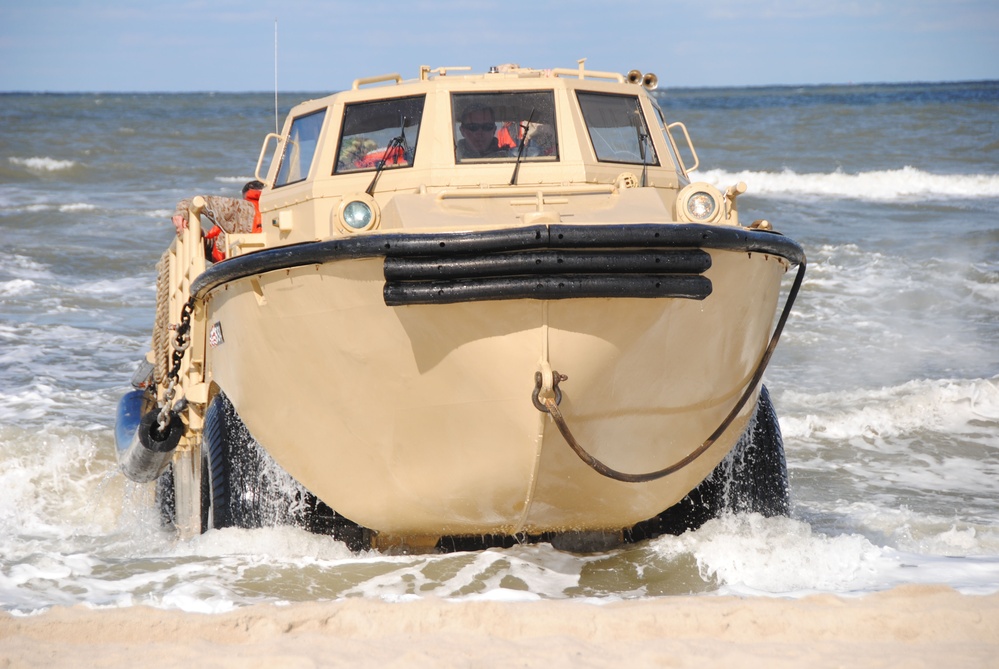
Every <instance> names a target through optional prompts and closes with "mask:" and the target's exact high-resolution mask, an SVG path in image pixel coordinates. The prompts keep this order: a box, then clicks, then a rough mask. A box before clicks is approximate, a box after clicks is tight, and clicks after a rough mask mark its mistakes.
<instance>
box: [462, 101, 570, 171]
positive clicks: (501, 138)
mask: <svg viewBox="0 0 999 669" xmlns="http://www.w3.org/2000/svg"><path fill="white" fill-rule="evenodd" d="M451 115H452V116H451V121H452V125H453V127H454V160H455V162H456V163H476V162H496V161H515V160H516V159H517V157H518V155H519V156H520V159H521V160H522V161H545V160H558V134H557V132H556V127H555V95H554V93H552V91H523V92H515V93H455V94H453V95H452V96H451Z"/></svg>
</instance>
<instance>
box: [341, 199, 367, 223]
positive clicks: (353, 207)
mask: <svg viewBox="0 0 999 669" xmlns="http://www.w3.org/2000/svg"><path fill="white" fill-rule="evenodd" d="M373 217H374V214H373V213H372V211H371V207H370V206H368V203H367V202H360V201H358V200H354V201H353V202H348V203H347V205H346V206H345V207H344V208H343V222H344V224H346V225H348V226H349V227H351V228H354V229H355V230H362V229H364V228H366V227H368V226H369V225H371V219H372V218H373Z"/></svg>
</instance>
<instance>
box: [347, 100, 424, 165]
mask: <svg viewBox="0 0 999 669" xmlns="http://www.w3.org/2000/svg"><path fill="white" fill-rule="evenodd" d="M424 100H425V97H424V96H422V95H418V96H414V97H410V98H394V99H392V100H378V101H377V102H359V103H355V104H348V105H346V106H345V107H344V110H343V124H342V125H341V127H342V128H343V129H342V131H341V133H340V143H339V145H337V154H336V155H337V161H336V166H335V167H334V168H333V173H334V174H344V173H346V172H363V171H366V170H375V169H378V166H379V164H381V163H383V162H384V167H383V169H391V168H395V167H410V166H412V164H413V159H414V157H415V156H416V141H417V139H418V138H419V134H420V121H421V120H422V119H423V103H424Z"/></svg>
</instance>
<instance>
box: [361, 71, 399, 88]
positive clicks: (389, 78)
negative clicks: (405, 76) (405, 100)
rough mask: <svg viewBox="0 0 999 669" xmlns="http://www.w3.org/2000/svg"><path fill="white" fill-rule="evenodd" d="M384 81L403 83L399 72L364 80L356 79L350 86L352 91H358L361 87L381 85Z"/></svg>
mask: <svg viewBox="0 0 999 669" xmlns="http://www.w3.org/2000/svg"><path fill="white" fill-rule="evenodd" d="M383 81H394V82H395V83H397V84H401V83H402V75H401V74H398V73H397V72H393V73H392V74H379V75H375V76H373V77H364V78H363V79H354V83H352V84H351V85H350V89H351V90H352V91H356V90H357V89H359V88H360V87H361V86H367V85H368V84H379V83H381V82H383Z"/></svg>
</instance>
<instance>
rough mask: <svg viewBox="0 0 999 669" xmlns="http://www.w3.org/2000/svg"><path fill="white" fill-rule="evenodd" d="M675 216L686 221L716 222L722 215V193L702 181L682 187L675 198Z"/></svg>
mask: <svg viewBox="0 0 999 669" xmlns="http://www.w3.org/2000/svg"><path fill="white" fill-rule="evenodd" d="M676 216H677V218H678V219H680V220H681V221H685V222H687V223H717V222H718V221H719V220H720V219H721V216H722V194H721V192H720V191H719V190H718V189H717V188H715V187H714V186H712V185H711V184H708V183H704V182H703V181H700V182H697V183H692V184H690V185H689V186H686V187H685V188H683V190H681V191H680V193H679V195H677V198H676Z"/></svg>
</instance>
